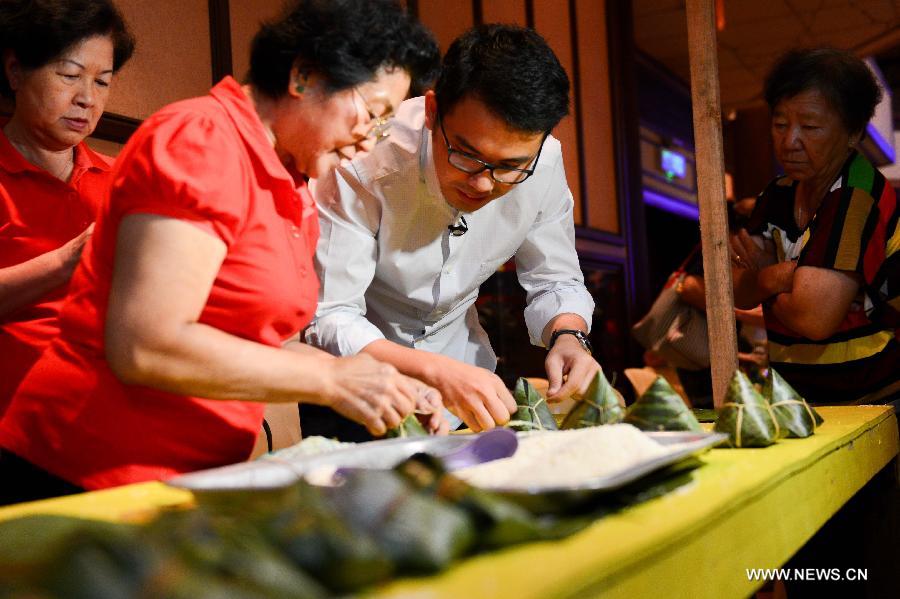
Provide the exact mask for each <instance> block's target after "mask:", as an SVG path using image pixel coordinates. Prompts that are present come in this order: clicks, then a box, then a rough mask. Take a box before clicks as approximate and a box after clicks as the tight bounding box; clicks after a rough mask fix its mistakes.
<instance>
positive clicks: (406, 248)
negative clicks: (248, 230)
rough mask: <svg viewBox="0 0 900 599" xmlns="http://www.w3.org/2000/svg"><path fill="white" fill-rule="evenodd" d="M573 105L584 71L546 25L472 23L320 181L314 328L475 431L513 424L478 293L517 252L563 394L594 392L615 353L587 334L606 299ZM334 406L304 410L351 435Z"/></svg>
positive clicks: (538, 331)
mask: <svg viewBox="0 0 900 599" xmlns="http://www.w3.org/2000/svg"><path fill="white" fill-rule="evenodd" d="M568 109H569V80H568V77H567V75H566V73H565V71H564V70H563V68H562V66H561V65H560V64H559V61H558V60H557V58H556V56H555V55H554V54H553V52H552V50H551V49H550V48H549V46H548V45H547V44H546V42H545V41H544V39H543V38H542V37H541V36H540V35H538V34H537V33H535V32H534V31H532V30H530V29H525V28H520V27H515V26H508V25H485V26H480V27H476V28H474V29H472V30H470V31H468V32H467V33H465V34H464V35H463V36H461V37H460V38H458V39H457V40H456V41H455V42H454V43H453V44H452V45H451V47H450V49H449V50H448V52H447V55H446V56H445V58H444V62H443V66H442V71H441V75H440V77H439V79H438V82H437V85H436V87H435V90H434V91H429V92H427V93H426V95H425V96H424V97H420V98H414V99H411V100H407V101H406V102H404V103H403V104H401V105H400V106H399V107H398V109H397V111H396V116H395V117H394V118H393V119H392V120H391V121H390V123H383V124H380V125H379V126H378V127H376V129H375V130H374V135H376V136H378V137H379V138H380V140H379V141H380V143H378V144H377V145H376V146H375V148H374V149H373V151H372V152H371V153H370V154H369V155H367V156H365V157H362V158H357V159H355V160H353V161H349V162H347V163H346V164H344V165H343V166H342V167H340V168H339V169H337V170H336V171H335V172H334V173H333V174H332V175H331V176H329V177H325V178H323V179H321V180H319V181H318V182H317V186H316V201H317V203H318V205H319V210H320V226H321V236H320V239H319V244H318V247H317V252H316V262H317V266H316V268H317V270H318V274H319V277H320V280H321V285H322V286H321V291H320V297H319V308H318V311H317V316H316V319H315V321H314V322H313V324H312V325H310V327H309V328H308V329H307V331H306V339H307V341H308V342H309V343H312V344H314V345H318V346H320V347H322V348H324V349H326V350H328V351H330V352H332V353H334V354H336V355H350V354H355V353H358V352H367V353H369V354H371V355H372V356H373V357H375V358H377V359H379V360H382V361H385V362H388V363H390V364H393V365H394V366H395V367H396V368H398V369H399V370H400V371H401V372H403V373H405V374H408V375H410V376H413V377H416V378H418V379H420V380H422V381H424V382H426V383H428V384H429V385H431V386H432V387H434V388H436V389H437V390H438V391H440V393H441V395H442V398H443V402H444V405H445V406H446V407H447V408H448V409H449V410H450V411H451V412H453V413H454V414H455V415H456V416H458V417H459V418H460V419H462V420H463V421H465V423H466V424H467V425H468V426H469V427H470V428H472V429H473V430H476V431H477V430H485V429H489V428H492V427H493V426H495V425H496V424H503V423H505V422H507V421H508V420H509V418H510V415H511V414H512V413H514V412H515V409H516V406H515V402H514V400H513V398H512V396H511V395H510V392H509V390H508V389H507V388H506V386H505V385H504V384H503V382H502V381H501V379H500V378H499V377H498V376H497V375H495V374H494V372H493V371H494V368H495V366H496V355H495V354H494V352H493V350H492V349H491V345H490V341H489V339H488V337H487V334H486V333H485V331H484V330H483V329H482V327H481V326H480V325H479V323H478V314H477V311H476V308H475V300H476V299H477V297H478V288H479V285H481V283H483V282H484V281H485V280H486V279H487V278H488V277H489V276H490V275H491V274H492V273H493V272H495V271H496V270H497V268H498V267H499V266H500V265H502V264H503V263H504V262H506V261H507V260H508V259H509V258H510V257H513V256H515V260H516V268H517V275H518V278H519V282H520V283H521V284H522V286H523V287H524V289H525V291H526V293H527V307H526V309H525V321H526V324H527V327H528V331H529V335H530V337H531V341H532V343H533V344H535V345H539V346H541V345H542V346H546V347H548V348H549V352H548V354H547V358H546V361H545V366H546V371H547V378H548V380H549V382H550V386H549V396H550V397H551V398H559V399H562V398H566V397H569V396H570V395H572V394H573V393H575V392H577V391H579V390H582V391H583V390H584V389H585V388H586V387H587V385H588V384H589V382H590V380H591V379H592V378H593V376H594V375H595V374H596V372H597V371H598V370H599V368H600V366H599V364H597V362H596V361H595V360H594V359H593V358H592V357H591V354H590V344H589V342H588V341H587V337H586V335H587V333H588V331H589V328H590V322H591V315H592V313H593V309H594V302H593V300H592V299H591V296H590V294H589V293H588V291H587V290H586V289H585V287H584V283H583V277H582V274H581V269H580V267H579V263H578V256H577V254H576V252H575V235H574V222H573V216H572V206H573V200H572V194H571V192H570V191H569V188H568V186H567V184H566V179H565V172H564V170H563V163H562V152H561V148H560V144H559V142H558V141H557V140H556V139H555V138H553V137H552V136H550V131H551V130H552V129H553V127H555V126H556V125H557V124H558V123H559V121H560V120H561V119H562V118H563V117H564V116H565V115H566V114H567V113H568ZM388 125H389V126H390V129H389V130H387V126H388ZM320 416H321V417H320ZM322 418H331V419H333V418H334V416H333V415H331V414H323V415H317V414H312V413H309V412H308V411H307V410H303V411H302V412H301V426H302V428H303V432H304V435H308V434H329V435H333V434H337V435H338V436H344V437H348V435H343V434H342V432H341V429H340V428H338V429H334V428H331V427H329V426H327V425H326V426H324V427H323V426H322V422H321V421H322ZM349 437H352V435H350V436H349Z"/></svg>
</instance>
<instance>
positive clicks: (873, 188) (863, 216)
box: [732, 49, 900, 404]
mask: <svg viewBox="0 0 900 599" xmlns="http://www.w3.org/2000/svg"><path fill="white" fill-rule="evenodd" d="M880 96H881V91H880V89H879V88H878V84H877V82H876V81H875V78H874V76H873V75H872V73H871V71H870V70H869V69H868V67H867V66H866V64H865V63H864V62H863V61H861V60H860V59H858V58H856V57H855V56H853V55H852V54H850V53H847V52H844V51H841V50H834V49H808V50H795V51H792V52H789V53H787V54H786V55H785V56H784V57H782V58H781V59H780V60H779V61H778V62H777V63H776V64H775V66H774V67H773V68H772V70H771V72H770V73H769V75H768V77H767V79H766V83H765V97H766V101H767V102H768V104H769V107H770V108H771V110H772V139H773V141H774V145H775V155H776V158H777V159H778V162H779V163H780V164H781V166H782V168H783V169H784V175H783V176H780V177H778V178H776V179H775V180H774V181H772V183H770V184H769V186H768V187H766V189H765V190H763V192H762V193H761V194H760V196H759V198H758V200H757V203H756V207H755V208H754V210H753V213H752V215H751V216H750V220H749V223H748V226H747V228H746V230H742V231H740V232H739V233H738V234H737V235H736V236H735V237H734V238H733V254H732V256H733V261H734V284H735V303H736V305H737V306H738V307H739V308H753V307H755V306H757V305H759V304H760V303H762V305H763V311H764V316H765V324H766V333H767V336H768V342H769V362H770V364H771V365H772V366H773V367H774V368H775V370H777V371H778V372H779V373H780V374H781V375H782V376H784V378H785V379H786V380H787V381H788V382H789V383H790V384H791V385H792V386H794V388H796V389H797V391H799V392H800V393H801V394H802V395H803V396H804V397H806V399H807V400H809V401H811V402H814V403H831V404H834V403H860V402H862V403H885V402H888V401H894V400H896V399H897V398H898V394H900V342H898V340H897V334H896V333H897V327H898V326H900V296H898V290H900V228H898V208H897V199H896V196H895V193H894V190H893V188H892V187H891V186H890V185H889V184H888V183H887V181H886V180H885V178H884V176H883V175H882V174H881V173H880V172H879V171H878V170H877V169H876V168H874V167H873V166H872V165H871V163H869V161H868V160H866V159H865V157H864V156H863V155H862V154H860V152H859V151H858V149H857V148H858V146H859V142H860V140H861V139H862V137H863V135H865V129H866V124H867V123H868V121H869V120H870V119H871V118H872V115H873V113H874V111H875V106H876V105H877V104H878V101H879V98H880Z"/></svg>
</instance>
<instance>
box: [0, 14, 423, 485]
mask: <svg viewBox="0 0 900 599" xmlns="http://www.w3.org/2000/svg"><path fill="white" fill-rule="evenodd" d="M438 61H439V53H438V50H437V44H436V43H435V41H434V39H433V38H432V36H431V35H430V34H429V33H428V32H427V31H426V30H425V29H424V28H423V27H422V26H421V25H420V24H419V23H418V22H417V21H415V20H414V19H413V18H412V17H411V16H409V15H408V14H407V13H406V12H405V10H404V9H403V8H401V7H400V6H399V5H398V4H397V3H396V2H393V1H389V0H297V1H295V2H292V3H290V4H289V5H288V6H287V7H286V10H285V12H284V14H283V15H282V16H281V17H280V18H279V19H278V20H275V21H272V22H270V23H266V24H264V25H263V26H262V28H261V29H260V31H259V32H258V33H257V35H256V36H255V38H254V40H253V43H252V50H251V59H250V74H249V83H248V84H246V85H243V86H242V85H239V84H238V83H237V82H236V81H235V80H234V79H232V78H230V77H226V78H225V79H223V80H222V81H221V82H220V83H219V84H217V85H216V86H215V87H213V89H212V90H211V92H210V94H209V95H207V96H203V97H199V98H193V99H189V100H185V101H182V102H178V103H175V104H172V105H170V106H168V107H165V108H163V109H162V110H160V111H159V112H157V113H156V114H154V115H152V116H151V117H149V118H148V119H147V120H146V121H145V122H144V123H143V124H142V125H141V127H140V128H139V129H138V130H137V132H135V134H134V135H133V136H132V138H131V140H130V141H129V142H128V144H127V145H126V147H125V148H124V149H123V151H122V153H121V154H120V156H119V158H118V160H117V162H116V167H115V169H114V171H113V177H112V185H111V190H110V193H109V199H108V201H107V202H105V203H104V206H103V208H102V210H101V212H100V215H99V218H98V219H97V225H96V231H95V233H94V236H93V237H92V238H91V240H90V242H89V243H88V245H87V247H86V248H85V251H84V255H83V257H82V261H81V264H80V265H79V267H78V269H77V270H76V271H75V275H74V277H73V280H72V288H71V292H70V295H69V298H68V299H67V302H66V304H65V306H64V307H63V310H62V315H61V317H60V335H59V336H58V337H57V338H56V339H55V340H54V341H53V342H52V343H51V344H50V346H49V348H48V349H47V351H45V352H44V354H43V355H42V356H41V358H40V359H39V360H38V362H37V363H36V364H35V366H34V368H32V370H31V371H30V372H29V374H28V375H27V377H26V378H25V380H24V381H23V383H22V385H21V386H20V387H19V389H18V391H17V393H16V395H15V396H14V398H13V401H12V403H11V404H10V406H9V409H8V411H7V413H6V416H5V417H4V419H3V420H2V422H0V447H2V454H0V480H4V481H16V482H15V484H4V485H2V487H0V501H5V502H7V503H8V502H10V501H22V500H26V499H33V498H36V497H40V496H49V495H59V494H65V493H71V492H76V491H78V490H81V489H99V488H103V487H110V486H115V485H121V484H125V483H131V482H137V481H144V480H152V479H165V478H168V477H171V476H173V475H176V474H179V473H183V472H189V471H194V470H200V469H204V468H210V467H215V466H221V465H225V464H229V463H234V462H239V461H242V460H244V459H246V458H247V457H248V455H249V454H250V451H251V449H252V447H253V444H254V441H255V439H256V437H257V433H258V431H259V430H260V429H261V425H262V419H263V402H285V403H293V404H295V405H296V403H297V402H310V403H316V404H319V405H323V406H328V407H329V408H330V409H334V410H336V411H337V412H339V413H341V414H343V415H344V416H346V417H348V418H350V419H352V420H353V421H355V422H358V423H361V424H362V425H364V426H365V427H367V429H368V430H369V431H370V432H371V433H373V434H375V435H379V434H383V433H384V432H385V431H386V430H387V429H389V428H392V427H395V426H397V425H398V424H399V423H400V422H401V420H402V419H403V418H404V417H406V416H407V415H409V414H411V413H412V412H413V411H414V410H415V409H416V408H417V406H418V407H419V408H420V409H421V408H422V404H423V403H426V404H427V403H428V402H427V399H428V397H429V395H428V393H427V392H428V389H427V388H425V387H424V386H423V385H422V384H421V383H418V381H414V380H413V379H411V378H408V377H406V376H404V375H402V374H400V373H398V372H397V369H396V368H394V367H393V366H390V365H388V364H384V363H381V362H379V361H377V360H375V359H374V358H372V357H371V356H353V357H349V358H343V359H335V358H334V357H332V356H331V355H329V354H326V353H325V352H322V351H321V350H317V349H314V348H311V347H308V346H305V345H301V344H299V343H288V345H287V346H285V347H282V346H283V344H285V342H286V341H288V340H290V339H291V338H296V337H297V335H298V332H299V331H300V330H301V329H302V328H303V327H304V326H305V325H306V324H307V323H308V322H309V320H310V319H311V318H312V316H313V314H314V312H315V307H316V298H317V293H318V280H317V279H316V275H315V269H314V267H313V263H312V253H313V251H314V248H315V245H316V240H317V238H318V224H317V215H316V208H315V203H314V202H313V199H312V197H311V196H310V194H309V192H308V189H307V178H309V177H321V176H323V175H324V174H325V173H326V172H327V171H328V169H331V168H334V167H335V166H337V165H338V163H339V162H340V161H342V160H345V161H346V160H350V159H352V158H353V157H354V156H355V155H357V154H361V153H364V152H366V151H368V150H370V149H371V148H372V146H373V144H374V143H375V140H376V139H377V138H378V136H379V135H380V134H381V132H383V130H384V128H385V127H386V124H387V123H388V121H389V119H390V118H391V117H392V116H393V113H394V110H395V109H396V108H397V107H398V106H399V104H400V102H401V101H402V100H403V98H404V97H406V94H407V92H408V90H409V87H410V81H411V80H412V79H419V78H424V77H427V76H428V74H429V73H431V72H433V71H434V70H436V69H437V67H438ZM430 397H431V398H433V397H434V395H433V394H431V396H430ZM425 407H429V406H428V405H426V406H425Z"/></svg>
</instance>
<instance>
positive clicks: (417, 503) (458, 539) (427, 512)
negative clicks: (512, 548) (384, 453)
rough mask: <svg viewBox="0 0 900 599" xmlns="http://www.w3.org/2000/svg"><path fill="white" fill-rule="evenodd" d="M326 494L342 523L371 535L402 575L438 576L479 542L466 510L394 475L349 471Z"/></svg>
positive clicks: (371, 471) (388, 472) (390, 473)
mask: <svg viewBox="0 0 900 599" xmlns="http://www.w3.org/2000/svg"><path fill="white" fill-rule="evenodd" d="M325 493H326V494H327V496H328V500H329V504H330V505H331V506H333V507H334V509H335V510H336V511H337V512H338V513H339V514H340V515H341V517H342V519H343V521H344V522H346V524H347V525H348V526H349V527H350V528H351V529H352V530H354V531H355V532H359V533H361V534H365V535H368V536H371V537H372V538H373V539H374V540H375V542H376V543H377V544H378V547H379V549H380V550H381V551H382V552H383V553H384V554H385V555H386V556H387V557H388V558H389V559H390V560H391V561H392V562H393V563H394V564H396V565H397V567H398V568H399V569H401V570H403V571H407V572H412V573H432V572H438V571H440V570H442V569H443V568H446V567H447V566H448V565H449V564H450V562H452V561H453V560H455V559H457V558H459V557H461V556H463V555H464V554H465V553H466V552H467V551H468V550H469V549H470V548H471V547H472V545H473V544H474V543H475V539H476V530H475V525H474V523H473V521H472V519H471V518H470V516H469V514H468V513H466V512H465V510H463V509H462V508H460V507H458V506H456V505H453V504H451V503H449V502H447V501H444V500H441V499H437V498H433V497H427V496H425V495H423V494H420V493H419V492H418V490H417V489H415V488H414V487H413V486H412V485H411V484H410V483H409V482H408V481H406V480H405V479H404V478H402V477H401V476H400V475H398V474H397V473H396V472H393V471H389V470H362V469H360V470H350V471H349V472H347V473H345V474H344V481H343V484H342V485H341V486H340V487H332V488H328V489H326V491H325Z"/></svg>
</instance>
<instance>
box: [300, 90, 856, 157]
mask: <svg viewBox="0 0 900 599" xmlns="http://www.w3.org/2000/svg"><path fill="white" fill-rule="evenodd" d="M294 89H295V90H297V93H298V94H302V93H303V92H304V91H306V87H305V86H304V85H302V84H300V83H298V84H297V86H296V87H294ZM851 145H852V144H851Z"/></svg>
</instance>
